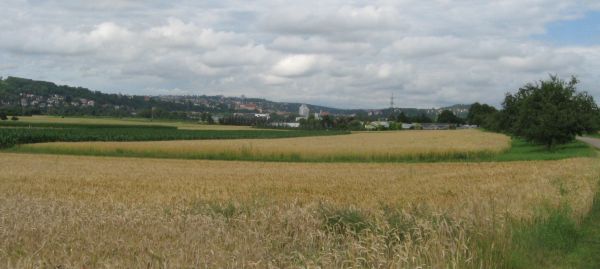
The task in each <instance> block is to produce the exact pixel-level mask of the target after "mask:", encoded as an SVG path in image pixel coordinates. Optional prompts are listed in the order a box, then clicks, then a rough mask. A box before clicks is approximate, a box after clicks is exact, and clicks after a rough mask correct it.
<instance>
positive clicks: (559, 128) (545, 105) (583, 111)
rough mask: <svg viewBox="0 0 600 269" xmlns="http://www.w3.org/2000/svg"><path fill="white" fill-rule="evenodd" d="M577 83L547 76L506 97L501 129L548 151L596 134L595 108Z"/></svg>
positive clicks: (596, 116) (597, 116)
mask: <svg viewBox="0 0 600 269" xmlns="http://www.w3.org/2000/svg"><path fill="white" fill-rule="evenodd" d="M578 82H579V81H578V80H577V79H576V78H575V77H572V78H571V80H570V81H569V82H565V81H564V80H561V79H559V78H558V77H557V76H550V79H548V80H545V81H540V83H536V84H527V85H525V86H524V87H522V88H520V89H519V90H518V91H517V93H515V94H514V95H511V94H507V95H506V98H505V100H504V103H503V108H504V109H503V111H502V112H501V114H500V115H501V116H500V117H499V118H500V119H499V122H500V123H499V125H500V129H503V130H504V131H506V132H508V133H511V134H513V135H516V136H519V137H522V138H524V139H526V140H527V141H530V142H534V143H537V144H543V145H545V146H546V147H547V148H548V149H552V148H553V147H554V146H555V145H558V144H565V143H568V142H571V141H573V140H574V139H575V136H577V135H582V134H584V133H591V132H595V131H597V130H598V122H597V119H598V118H599V117H600V112H599V109H598V106H597V105H596V103H595V102H594V98H593V97H592V96H590V95H589V94H588V93H586V92H577V88H576V85H577V83H578Z"/></svg>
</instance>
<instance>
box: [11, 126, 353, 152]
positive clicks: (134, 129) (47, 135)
mask: <svg viewBox="0 0 600 269" xmlns="http://www.w3.org/2000/svg"><path fill="white" fill-rule="evenodd" d="M347 133H348V132H341V131H317V132H313V131H299V130H294V131H280V130H187V129H178V128H177V127H175V126H168V125H159V126H155V125H124V124H114V123H112V124H91V123H56V122H39V123H33V122H30V123H26V122H12V121H5V122H0V148H10V147H12V146H15V145H21V144H29V143H43V142H58V141H61V142H77V141H164V140H202V139H242V138H244V139H258V138H265V139H266V138H268V139H271V138H286V137H303V136H320V135H340V134H347Z"/></svg>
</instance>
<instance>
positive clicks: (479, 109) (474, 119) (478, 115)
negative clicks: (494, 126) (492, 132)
mask: <svg viewBox="0 0 600 269" xmlns="http://www.w3.org/2000/svg"><path fill="white" fill-rule="evenodd" d="M496 112H498V111H497V110H496V108H495V107H493V106H490V105H487V104H480V103H474V104H472V105H471V107H470V108H469V114H467V122H468V123H469V124H473V125H479V126H484V127H486V126H485V123H486V122H487V121H488V120H489V117H492V116H493V114H495V113H496Z"/></svg>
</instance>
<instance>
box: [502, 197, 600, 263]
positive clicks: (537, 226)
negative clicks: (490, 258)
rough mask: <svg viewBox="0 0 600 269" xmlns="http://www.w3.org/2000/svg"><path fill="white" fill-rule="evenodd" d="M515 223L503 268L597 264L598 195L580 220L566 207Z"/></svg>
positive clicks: (599, 238) (599, 243)
mask: <svg viewBox="0 0 600 269" xmlns="http://www.w3.org/2000/svg"><path fill="white" fill-rule="evenodd" d="M547 215H548V216H547V217H540V218H536V219H535V220H534V221H533V222H530V223H521V224H518V225H516V226H515V227H516V228H515V229H514V231H513V242H512V245H513V247H512V248H511V253H510V255H509V257H508V260H506V262H507V263H506V265H505V267H507V268H600V195H598V194H597V195H596V197H595V199H594V203H593V207H592V209H591V211H590V213H589V215H588V216H586V218H585V219H584V220H583V222H582V223H581V224H577V222H576V221H575V220H574V219H573V218H572V217H571V215H570V210H569V208H568V207H562V208H559V209H553V210H550V212H549V214H547Z"/></svg>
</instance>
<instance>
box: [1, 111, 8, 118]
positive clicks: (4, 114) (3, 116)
mask: <svg viewBox="0 0 600 269" xmlns="http://www.w3.org/2000/svg"><path fill="white" fill-rule="evenodd" d="M0 120H8V116H6V113H4V112H0Z"/></svg>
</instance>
